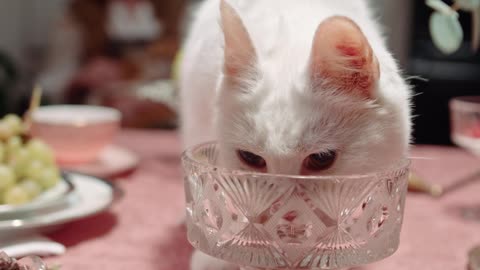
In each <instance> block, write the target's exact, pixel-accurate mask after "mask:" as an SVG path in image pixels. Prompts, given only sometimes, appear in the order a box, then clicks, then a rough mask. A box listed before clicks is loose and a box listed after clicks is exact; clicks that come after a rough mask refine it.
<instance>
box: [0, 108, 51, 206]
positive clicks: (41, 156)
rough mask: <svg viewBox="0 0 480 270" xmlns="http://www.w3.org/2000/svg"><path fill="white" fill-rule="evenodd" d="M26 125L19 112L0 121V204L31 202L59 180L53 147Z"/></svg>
mask: <svg viewBox="0 0 480 270" xmlns="http://www.w3.org/2000/svg"><path fill="white" fill-rule="evenodd" d="M24 126H25V125H24V123H23V122H22V120H21V118H20V117H18V116H17V115H13V114H10V115H7V116H5V117H4V118H3V119H1V120H0V204H11V205H19V204H24V203H28V202H30V201H32V200H33V199H35V198H37V197H38V196H39V195H40V194H41V193H42V192H44V191H45V190H48V189H49V188H51V187H53V186H55V185H56V184H57V183H58V181H59V180H60V172H59V170H58V168H57V166H56V164H55V159H54V155H53V152H52V150H51V149H50V148H49V147H48V146H47V145H46V144H45V143H43V142H42V141H40V140H38V139H29V138H28V137H27V136H25V132H24V131H25V128H24Z"/></svg>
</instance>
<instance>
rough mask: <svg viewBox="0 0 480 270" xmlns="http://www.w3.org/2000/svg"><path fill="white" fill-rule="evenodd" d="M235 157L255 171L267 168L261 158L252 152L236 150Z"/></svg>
mask: <svg viewBox="0 0 480 270" xmlns="http://www.w3.org/2000/svg"><path fill="white" fill-rule="evenodd" d="M237 155H238V158H240V160H241V161H242V162H243V163H245V164H246V165H247V166H249V167H252V168H255V169H264V168H265V167H267V162H266V161H265V159H263V158H262V157H261V156H259V155H256V154H254V153H252V152H248V151H243V150H237Z"/></svg>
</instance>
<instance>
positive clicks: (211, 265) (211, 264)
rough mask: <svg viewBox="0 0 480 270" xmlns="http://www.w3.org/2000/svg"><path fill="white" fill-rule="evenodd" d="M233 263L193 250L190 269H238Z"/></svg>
mask: <svg viewBox="0 0 480 270" xmlns="http://www.w3.org/2000/svg"><path fill="white" fill-rule="evenodd" d="M239 269H240V268H239V267H238V266H236V265H234V264H231V263H228V262H226V261H222V260H219V259H217V258H214V257H211V256H209V255H207V254H205V253H202V252H200V251H198V250H195V251H194V252H193V255H192V260H191V262H190V270H239Z"/></svg>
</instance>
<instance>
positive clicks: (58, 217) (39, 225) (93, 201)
mask: <svg viewBox="0 0 480 270" xmlns="http://www.w3.org/2000/svg"><path fill="white" fill-rule="evenodd" d="M68 175H69V178H70V180H71V181H72V183H73V185H74V186H75V190H74V192H72V194H70V195H69V196H68V201H67V203H66V204H65V205H64V206H62V207H61V208H59V209H56V210H55V211H48V212H41V211H40V212H36V214H35V215H31V216H28V217H25V218H22V219H14V220H4V221H0V235H2V234H11V233H12V232H15V231H25V230H28V231H29V230H43V229H46V228H50V227H54V226H58V225H62V224H65V223H67V222H71V221H74V220H78V219H81V218H85V217H88V216H92V215H95V214H97V213H100V212H102V211H104V210H106V209H107V208H108V207H109V206H110V205H111V204H112V202H113V201H114V199H115V197H116V195H117V194H118V193H116V192H118V191H119V190H118V189H116V188H115V187H114V186H113V185H112V184H111V183H109V182H107V181H105V180H101V179H99V178H95V177H93V176H87V175H82V174H77V173H68Z"/></svg>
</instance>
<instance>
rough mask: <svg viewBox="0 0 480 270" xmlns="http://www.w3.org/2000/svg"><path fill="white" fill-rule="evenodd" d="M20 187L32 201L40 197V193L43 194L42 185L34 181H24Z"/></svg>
mask: <svg viewBox="0 0 480 270" xmlns="http://www.w3.org/2000/svg"><path fill="white" fill-rule="evenodd" d="M20 186H21V187H22V188H23V189H24V190H25V191H26V192H27V193H28V196H29V197H30V199H34V198H36V197H38V195H40V193H42V187H41V186H40V184H38V183H37V182H35V181H33V180H29V179H27V180H23V181H22V182H21V183H20Z"/></svg>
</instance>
